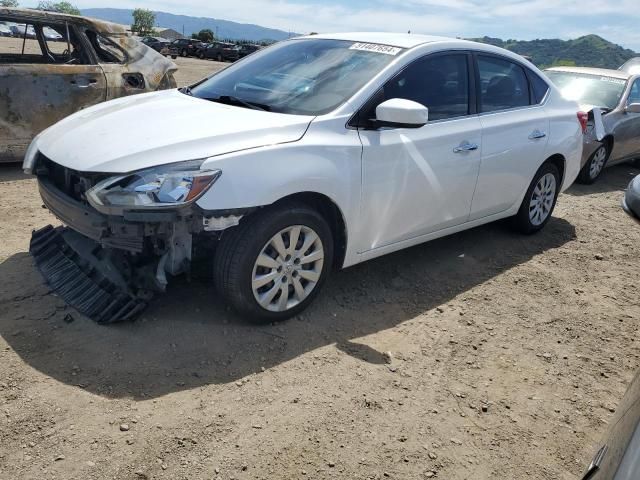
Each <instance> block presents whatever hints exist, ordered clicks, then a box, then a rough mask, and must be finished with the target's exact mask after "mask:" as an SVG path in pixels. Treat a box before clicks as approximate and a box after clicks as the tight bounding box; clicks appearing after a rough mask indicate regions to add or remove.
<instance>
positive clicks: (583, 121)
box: [578, 112, 589, 133]
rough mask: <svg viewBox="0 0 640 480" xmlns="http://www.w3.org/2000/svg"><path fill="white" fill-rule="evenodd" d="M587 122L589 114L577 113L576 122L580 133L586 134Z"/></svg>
mask: <svg viewBox="0 0 640 480" xmlns="http://www.w3.org/2000/svg"><path fill="white" fill-rule="evenodd" d="M588 121H589V114H588V113H585V112H578V122H580V126H581V127H582V133H587V122H588Z"/></svg>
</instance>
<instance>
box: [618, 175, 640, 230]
mask: <svg viewBox="0 0 640 480" xmlns="http://www.w3.org/2000/svg"><path fill="white" fill-rule="evenodd" d="M622 208H624V210H625V212H627V213H628V214H629V215H631V216H632V217H634V218H635V219H636V220H640V175H638V176H636V177H635V178H634V179H633V180H631V183H630V184H629V186H628V187H627V190H626V191H625V193H624V199H623V200H622Z"/></svg>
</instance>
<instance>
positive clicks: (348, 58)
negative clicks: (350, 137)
mask: <svg viewBox="0 0 640 480" xmlns="http://www.w3.org/2000/svg"><path fill="white" fill-rule="evenodd" d="M401 51H402V49H400V48H395V47H388V46H384V45H372V44H362V43H356V42H349V41H342V40H322V39H303V40H291V41H286V42H282V43H279V44H276V45H274V46H272V47H270V48H267V49H265V50H261V51H260V53H257V54H255V55H252V56H251V57H247V58H246V60H242V61H240V62H238V63H236V64H234V65H233V66H231V67H229V68H227V69H225V70H223V71H221V72H220V73H218V74H216V75H215V76H213V77H211V78H210V79H208V80H205V81H204V82H203V83H201V84H199V85H197V86H195V87H194V88H193V89H191V90H190V91H189V93H191V94H192V95H193V96H194V97H199V98H204V99H207V100H218V99H220V97H226V98H229V97H232V98H234V99H236V100H241V101H242V102H245V103H252V104H259V105H260V106H261V107H262V108H263V109H264V110H268V111H272V112H280V113H290V114H299V115H322V114H324V113H328V112H330V111H332V110H334V109H335V108H336V107H338V106H339V105H341V104H343V103H344V102H345V101H346V100H348V99H349V98H350V97H351V96H352V95H353V94H354V93H356V92H357V91H358V90H359V89H360V88H362V86H364V85H365V83H367V82H368V81H369V80H371V79H372V78H373V77H374V76H375V75H376V74H377V73H378V72H380V71H381V70H382V69H383V68H384V67H385V66H386V65H388V64H389V63H390V62H391V61H392V60H393V59H394V58H395V57H396V55H398V54H399V53H400V52H401ZM236 103H239V102H237V101H236Z"/></svg>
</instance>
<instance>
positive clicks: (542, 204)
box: [529, 173, 557, 227]
mask: <svg viewBox="0 0 640 480" xmlns="http://www.w3.org/2000/svg"><path fill="white" fill-rule="evenodd" d="M556 188H557V186H556V177H555V175H553V174H552V173H547V174H546V175H543V176H542V177H540V180H538V183H537V184H536V187H535V188H534V189H533V193H532V195H531V200H530V202H529V220H530V221H531V223H532V224H533V225H535V226H536V227H537V226H540V225H542V224H543V223H544V222H545V221H546V220H547V218H548V217H549V215H550V214H551V209H552V208H553V202H554V201H555V198H556Z"/></svg>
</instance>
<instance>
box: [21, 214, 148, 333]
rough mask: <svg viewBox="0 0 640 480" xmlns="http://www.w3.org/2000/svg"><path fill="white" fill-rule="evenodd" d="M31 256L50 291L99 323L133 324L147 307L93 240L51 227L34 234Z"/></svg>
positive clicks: (30, 249)
mask: <svg viewBox="0 0 640 480" xmlns="http://www.w3.org/2000/svg"><path fill="white" fill-rule="evenodd" d="M29 252H30V253H31V255H33V258H34V260H35V262H36V265H37V267H38V269H39V270H40V272H41V273H42V275H43V276H44V278H45V280H46V281H47V283H48V284H49V286H51V288H52V289H53V290H54V291H55V292H56V293H57V294H58V295H60V296H61V297H62V298H63V299H64V300H65V301H66V302H67V303H69V304H70V305H72V306H73V307H75V308H76V309H77V310H78V311H79V312H80V313H82V314H84V315H86V316H87V317H89V318H91V319H93V320H95V321H96V322H98V323H113V322H118V321H125V320H131V319H133V318H135V317H136V316H137V315H138V314H139V313H140V312H142V311H143V310H144V309H145V308H146V306H147V303H146V301H145V299H143V298H141V297H140V296H138V295H136V294H134V293H133V291H132V290H131V289H130V287H129V285H128V282H127V281H126V280H125V279H124V277H123V276H122V274H121V273H120V270H119V269H118V267H117V266H116V265H115V263H114V262H113V260H112V259H111V258H109V257H108V256H102V258H100V256H99V254H100V252H102V249H101V248H100V246H99V245H98V244H97V243H96V242H94V241H93V240H91V239H89V238H87V237H84V236H82V235H80V234H79V233H77V232H74V231H73V230H70V229H68V228H65V227H58V228H53V227H52V226H51V225H48V226H46V227H44V228H43V229H40V230H38V231H35V232H33V236H32V238H31V245H30V247H29Z"/></svg>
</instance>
